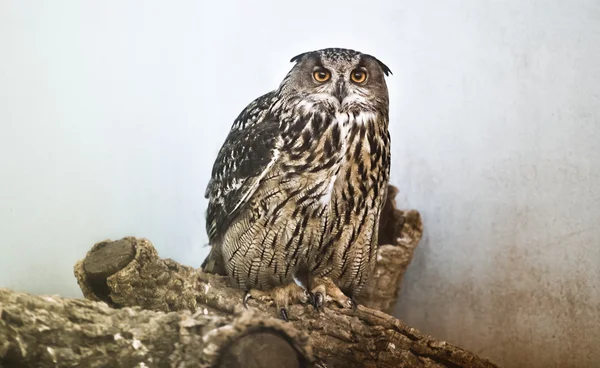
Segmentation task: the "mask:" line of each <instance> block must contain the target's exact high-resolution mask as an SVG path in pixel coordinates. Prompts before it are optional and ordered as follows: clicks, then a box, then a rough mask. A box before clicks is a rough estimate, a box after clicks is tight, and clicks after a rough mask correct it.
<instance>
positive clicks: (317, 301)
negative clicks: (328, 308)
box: [313, 291, 325, 312]
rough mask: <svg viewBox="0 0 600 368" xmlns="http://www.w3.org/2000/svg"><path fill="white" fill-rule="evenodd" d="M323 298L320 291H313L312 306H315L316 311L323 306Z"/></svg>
mask: <svg viewBox="0 0 600 368" xmlns="http://www.w3.org/2000/svg"><path fill="white" fill-rule="evenodd" d="M324 299H325V298H324V297H323V294H322V293H321V292H320V291H317V292H316V293H315V297H314V304H313V307H315V309H316V310H317V312H318V311H319V308H320V307H322V306H323V301H324Z"/></svg>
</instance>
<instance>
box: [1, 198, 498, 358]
mask: <svg viewBox="0 0 600 368" xmlns="http://www.w3.org/2000/svg"><path fill="white" fill-rule="evenodd" d="M389 192H390V196H389V198H390V199H389V200H388V203H387V204H386V208H385V209H384V213H383V214H382V221H381V227H380V243H384V244H382V245H381V246H380V249H379V254H378V266H377V271H376V274H375V276H374V277H373V279H372V280H370V282H369V284H368V286H367V288H366V289H365V290H366V291H365V293H364V294H363V295H362V296H361V299H360V300H359V302H360V303H361V304H362V305H359V306H358V309H357V310H355V311H353V310H341V309H338V308H337V307H335V306H334V305H332V304H330V305H329V306H328V307H327V308H324V309H323V310H322V311H321V312H319V313H317V312H316V311H315V310H314V309H313V308H312V307H311V306H305V305H294V306H291V308H290V309H289V317H290V322H289V323H285V322H282V321H280V320H279V319H276V318H274V317H275V310H274V308H273V306H272V305H269V304H265V303H257V302H255V301H253V300H251V301H250V303H249V310H245V309H244V308H243V306H242V305H241V301H242V297H243V292H242V291H241V290H238V289H235V288H232V287H230V286H229V285H228V280H227V278H226V277H221V276H216V275H210V274H206V273H203V272H201V271H200V270H196V269H193V268H191V267H187V266H183V265H180V264H178V263H177V262H175V261H173V260H170V259H161V258H159V257H158V254H157V252H156V250H155V249H154V247H153V246H152V244H151V243H150V242H149V241H148V240H146V239H138V238H134V237H128V238H124V239H121V240H117V241H110V240H107V241H103V242H100V243H97V244H95V245H94V246H93V247H92V249H91V250H90V251H89V252H88V254H87V256H86V257H85V259H84V260H82V261H79V262H78V263H77V264H76V265H75V276H76V278H77V281H78V283H79V285H80V287H81V290H82V291H83V293H84V296H85V297H86V298H87V299H89V300H74V299H62V298H58V297H37V296H30V295H27V294H22V293H15V292H11V291H8V290H0V366H2V365H4V366H7V367H8V366H17V367H19V366H39V367H46V366H49V367H50V366H52V367H56V366H58V367H71V366H92V367H96V366H97V367H130V366H138V367H143V366H147V367H154V366H156V367H184V366H194V367H195V366H207V367H208V366H214V367H242V366H244V367H303V366H320V367H494V365H493V364H492V363H491V362H489V361H487V360H485V359H482V358H479V357H477V356H475V355H473V354H472V353H471V352H469V351H466V350H463V349H460V348H458V347H456V346H453V345H451V344H448V343H446V342H443V341H437V340H435V339H434V338H432V337H430V336H427V335H424V334H421V333H420V332H418V331H416V330H415V329H413V328H410V327H408V326H406V325H405V324H404V323H403V322H401V321H399V320H397V319H395V318H393V317H392V316H390V315H387V314H385V313H384V312H382V310H383V311H389V310H390V309H391V307H392V306H393V305H394V304H395V302H396V298H397V295H398V287H399V283H400V281H401V279H402V275H403V274H404V271H405V269H406V267H407V266H408V264H409V263H410V260H411V259H412V254H413V251H414V248H415V247H416V245H417V244H418V242H419V240H420V238H421V234H422V224H421V220H420V217H419V214H418V213H417V212H416V211H408V212H403V211H400V210H397V209H396V208H395V203H394V201H393V197H394V196H395V194H396V192H397V190H396V189H395V188H393V187H390V191H389ZM368 307H371V308H368ZM372 308H375V309H372ZM377 309H379V310H377Z"/></svg>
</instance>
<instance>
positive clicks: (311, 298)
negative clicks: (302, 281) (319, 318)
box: [304, 290, 315, 306]
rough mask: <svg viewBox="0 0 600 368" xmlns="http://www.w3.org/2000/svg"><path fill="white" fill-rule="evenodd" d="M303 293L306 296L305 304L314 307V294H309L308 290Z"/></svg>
mask: <svg viewBox="0 0 600 368" xmlns="http://www.w3.org/2000/svg"><path fill="white" fill-rule="evenodd" d="M304 293H305V294H306V303H308V304H310V305H313V306H314V305H315V294H313V293H311V292H310V291H308V290H304Z"/></svg>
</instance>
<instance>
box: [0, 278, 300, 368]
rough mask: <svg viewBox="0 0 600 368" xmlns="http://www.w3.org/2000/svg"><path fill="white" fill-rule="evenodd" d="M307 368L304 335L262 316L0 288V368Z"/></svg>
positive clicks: (249, 313) (251, 313)
mask: <svg viewBox="0 0 600 368" xmlns="http://www.w3.org/2000/svg"><path fill="white" fill-rule="evenodd" d="M256 352H260V354H256ZM265 357H268V358H269V359H268V361H267V360H265ZM265 362H267V363H268V364H265ZM311 362H312V352H311V347H310V345H309V344H308V339H307V336H306V334H301V333H298V331H297V330H295V329H294V328H293V327H292V326H290V325H287V324H285V323H283V322H282V321H279V320H277V319H275V318H270V317H268V316H266V315H265V314H257V313H254V312H252V311H246V312H245V313H243V314H237V315H225V314H217V315H216V314H209V313H208V312H204V311H199V312H198V313H195V314H192V313H191V312H189V311H180V312H171V313H162V312H156V311H149V310H142V309H141V308H139V307H136V308H121V309H112V308H110V307H109V306H107V305H106V304H105V303H97V302H92V301H89V300H76V299H63V298H59V297H39V296H31V295H28V294H24V293H16V292H12V291H9V290H7V289H0V367H4V366H6V367H181V366H188V367H209V366H216V367H288V366H289V367H302V366H307V365H309V364H311Z"/></svg>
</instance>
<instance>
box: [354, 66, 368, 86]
mask: <svg viewBox="0 0 600 368" xmlns="http://www.w3.org/2000/svg"><path fill="white" fill-rule="evenodd" d="M350 78H352V81H353V82H354V83H364V82H365V81H366V80H367V72H366V71H364V70H362V69H356V70H354V71H353V72H352V74H350Z"/></svg>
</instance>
